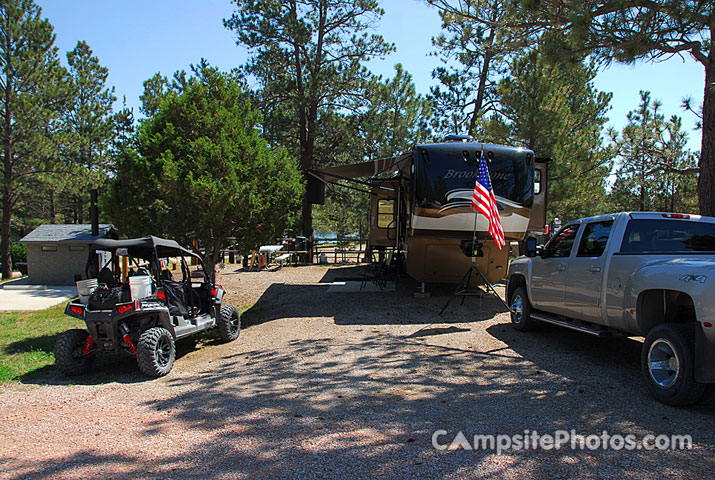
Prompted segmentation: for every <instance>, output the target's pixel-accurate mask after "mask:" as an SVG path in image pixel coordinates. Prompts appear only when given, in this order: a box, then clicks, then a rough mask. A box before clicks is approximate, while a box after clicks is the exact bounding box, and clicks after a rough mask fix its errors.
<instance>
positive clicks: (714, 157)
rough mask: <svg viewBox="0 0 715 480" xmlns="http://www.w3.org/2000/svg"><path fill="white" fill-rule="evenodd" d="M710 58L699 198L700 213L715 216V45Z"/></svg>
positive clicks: (706, 76)
mask: <svg viewBox="0 0 715 480" xmlns="http://www.w3.org/2000/svg"><path fill="white" fill-rule="evenodd" d="M713 40H715V38H713ZM708 60H709V62H708V64H707V65H706V66H705V94H704V97H703V141H702V149H701V152H700V162H699V166H700V175H699V177H698V198H699V199H700V214H701V215H708V216H711V217H713V216H715V46H711V47H710V55H709V56H708Z"/></svg>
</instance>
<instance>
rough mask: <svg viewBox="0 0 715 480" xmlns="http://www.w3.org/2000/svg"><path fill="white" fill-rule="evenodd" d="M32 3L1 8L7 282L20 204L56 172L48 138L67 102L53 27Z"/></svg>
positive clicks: (14, 0) (24, 0) (1, 238)
mask: <svg viewBox="0 0 715 480" xmlns="http://www.w3.org/2000/svg"><path fill="white" fill-rule="evenodd" d="M40 14H41V10H40V8H39V7H38V6H37V5H35V3H34V2H32V1H31V0H4V1H3V2H1V3H0V148H1V149H2V152H1V153H0V155H2V177H0V196H1V197H2V220H1V221H0V262H2V277H3V278H9V277H10V276H11V262H10V239H11V238H10V237H11V230H12V218H13V213H14V211H15V208H16V206H17V205H18V202H19V201H20V200H21V199H23V198H24V196H25V195H28V194H32V192H31V191H30V188H31V186H32V185H31V184H32V182H34V181H35V177H36V176H37V175H41V174H43V173H46V172H47V171H48V170H50V169H51V167H49V166H48V165H47V164H45V163H44V162H45V160H47V159H51V158H53V157H54V155H53V154H52V149H53V148H54V145H53V144H52V142H51V139H50V136H48V133H51V132H52V131H53V129H54V126H53V122H55V121H56V118H57V110H58V109H59V107H60V103H61V102H62V101H63V98H64V97H63V95H62V84H63V82H62V80H63V77H64V72H63V69H62V68H61V67H60V65H59V61H58V58H57V49H56V48H55V47H54V40H55V37H54V34H53V29H52V25H50V23H49V22H48V21H47V20H43V19H42V18H41V17H40Z"/></svg>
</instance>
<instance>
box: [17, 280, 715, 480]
mask: <svg viewBox="0 0 715 480" xmlns="http://www.w3.org/2000/svg"><path fill="white" fill-rule="evenodd" d="M326 290H327V287H326V286H315V285H273V286H271V287H270V288H269V289H268V290H267V291H266V292H265V294H264V296H263V297H261V299H260V301H259V302H258V306H259V307H260V309H261V310H256V311H255V312H254V314H252V315H250V318H251V323H252V324H253V325H258V324H260V323H263V322H268V321H271V320H274V319H278V318H297V319H300V318H304V317H305V318H307V317H333V318H334V319H335V323H336V324H339V325H360V326H363V325H367V326H370V325H374V326H375V327H376V328H374V329H370V328H361V329H359V330H358V331H360V332H364V335H358V336H354V335H353V336H350V337H349V338H340V337H337V336H336V337H318V338H305V339H297V340H292V341H288V342H287V343H285V344H284V343H279V344H278V345H279V346H276V347H269V346H268V344H266V347H264V348H261V349H255V350H252V351H238V352H237V351H236V349H233V350H231V351H232V352H236V353H232V354H229V355H226V356H224V357H222V358H220V359H216V360H215V361H214V362H213V363H212V364H211V365H208V364H207V365H206V370H204V371H201V372H198V373H197V374H195V375H191V376H173V377H172V376H170V377H169V378H167V379H166V380H164V382H165V384H166V385H167V386H168V387H169V388H170V389H171V391H172V394H171V395H170V396H166V397H164V398H161V399H156V400H150V401H147V402H145V403H143V404H142V405H140V407H142V408H145V409H152V410H157V411H162V412H165V413H166V415H163V416H161V417H160V418H159V419H157V420H155V421H153V422H151V423H147V424H146V426H145V430H144V438H140V439H138V441H140V442H143V443H154V442H157V443H161V442H173V441H181V440H180V438H181V437H180V436H179V439H178V440H172V439H171V436H170V435H168V436H166V437H164V436H163V435H164V434H163V433H162V432H164V431H167V429H168V430H170V429H171V427H172V426H175V425H181V426H182V428H184V427H186V428H189V429H191V430H193V432H192V433H196V434H197V435H199V434H201V435H205V436H206V439H207V440H206V441H203V442H201V443H200V444H198V445H196V446H189V445H187V446H186V447H184V448H181V449H180V450H181V453H180V454H163V453H162V451H161V449H160V448H158V449H156V450H155V451H153V452H152V455H145V456H141V457H139V456H136V457H135V456H131V455H123V456H121V455H120V456H116V457H115V456H112V457H111V458H107V457H103V456H99V455H95V454H92V453H90V452H80V453H78V454H75V455H71V456H68V457H66V458H64V459H63V460H61V461H54V462H48V463H43V464H32V465H30V464H21V465H18V463H13V462H12V461H11V462H10V463H11V464H12V465H14V467H13V470H9V471H8V470H6V471H5V472H4V473H5V475H7V476H8V477H9V478H13V479H20V478H30V479H40V478H54V477H58V476H60V477H61V476H63V475H69V476H79V477H86V475H82V470H81V466H82V465H98V464H99V463H100V462H106V463H105V464H104V466H103V467H102V478H108V479H114V478H127V479H129V478H188V479H204V478H211V477H220V478H234V477H236V478H252V479H253V478H375V477H385V478H633V479H646V478H652V477H654V476H662V477H666V476H667V477H672V478H714V477H715V457H714V456H713V451H714V447H713V445H714V444H715V435H714V433H713V429H712V427H713V424H714V423H715V411H713V410H712V409H704V408H702V407H698V408H673V407H668V406H665V405H661V404H659V403H657V402H655V401H653V400H652V399H651V398H650V397H649V396H648V394H647V392H646V390H645V388H644V386H643V385H642V382H641V380H640V375H639V366H638V359H639V350H640V345H639V343H638V342H635V341H632V340H628V339H625V338H610V339H602V340H598V339H593V338H591V337H587V336H585V335H582V334H579V333H577V332H570V331H566V330H560V329H556V328H550V327H543V328H541V329H539V330H537V331H535V332H533V333H529V334H524V333H519V332H515V331H513V330H512V329H511V327H510V326H509V324H508V323H495V324H492V325H490V326H489V327H487V329H486V335H484V333H483V332H481V333H480V335H482V337H478V336H476V334H475V332H474V331H470V330H469V329H466V328H464V327H463V326H460V327H457V326H453V325H448V326H444V324H449V323H456V322H464V321H465V320H468V321H472V322H474V321H479V320H486V319H491V318H493V315H494V314H495V312H496V313H498V312H503V306H502V305H501V303H500V302H498V301H496V300H487V299H485V300H483V303H482V308H481V309H477V308H476V305H477V303H478V301H475V300H467V304H466V305H465V307H454V308H451V307H450V309H449V310H448V311H447V312H446V315H445V316H444V317H437V313H438V312H439V310H440V309H441V307H442V306H443V303H444V300H445V299H444V298H437V299H434V298H431V299H420V300H416V299H412V298H410V299H409V300H410V301H408V302H406V301H404V298H403V299H402V300H400V301H399V302H398V301H397V300H395V298H399V297H395V295H394V294H383V293H374V294H365V296H364V297H361V298H365V301H364V302H362V303H360V309H359V311H354V309H353V308H352V307H351V305H349V303H352V304H353V305H354V302H344V301H341V300H340V298H341V297H340V294H328V293H327V292H326ZM373 317H377V318H373ZM433 320H434V323H439V324H441V325H442V326H437V327H429V326H427V328H425V329H423V330H418V331H417V332H420V331H422V332H425V333H424V334H422V335H420V334H404V333H400V334H396V333H393V332H394V331H393V330H390V329H387V328H377V326H379V325H386V324H398V323H407V324H415V325H419V324H425V325H430V324H431V323H432V321H433ZM450 333H455V334H458V335H460V336H461V335H465V336H468V335H472V336H474V337H473V338H474V339H475V340H474V342H473V343H469V342H467V343H460V346H458V347H457V346H451V345H450V344H449V341H448V340H445V341H444V343H442V344H435V343H434V342H437V341H439V340H442V339H444V338H445V337H446V336H447V335H448V334H450ZM484 337H486V338H484ZM480 338H483V341H484V344H480V343H479V339H480ZM504 344H506V345H504ZM465 345H468V346H465ZM113 381H115V380H114V379H113ZM437 430H444V432H445V434H444V435H442V436H440V437H439V438H438V439H437V440H438V441H439V443H440V444H443V445H444V444H448V443H449V442H450V441H451V440H452V439H454V438H455V435H456V434H457V432H460V431H461V432H463V434H464V435H465V436H466V438H467V439H470V440H471V439H473V437H474V435H509V436H513V435H519V434H523V433H524V432H525V431H528V432H531V431H538V432H539V433H542V434H552V433H554V432H555V431H557V430H566V431H571V430H574V431H575V432H577V433H578V434H582V435H601V434H602V432H603V431H604V430H606V431H608V433H609V434H611V435H614V434H620V435H635V436H636V437H637V439H641V438H642V437H643V436H644V435H647V434H653V435H661V434H665V435H679V434H689V435H691V436H692V439H693V442H694V443H695V444H696V448H695V449H694V450H674V451H667V452H661V451H646V450H633V451H631V450H625V449H610V450H605V451H604V450H595V451H590V450H587V449H586V450H583V449H578V448H577V449H576V450H572V449H570V448H562V449H559V450H553V449H552V450H534V449H533V448H531V449H527V450H524V449H522V450H510V451H507V452H505V453H504V454H503V455H502V456H499V457H497V456H495V455H494V452H493V451H491V450H489V449H481V450H473V451H472V450H457V451H450V450H447V451H437V450H436V449H435V448H434V447H433V444H432V441H433V434H434V433H435V432H436V431H437ZM171 450H172V451H174V452H175V451H177V450H178V449H177V448H176V447H174V448H172V449H171ZM91 471H92V472H96V471H97V470H96V469H93V470H91Z"/></svg>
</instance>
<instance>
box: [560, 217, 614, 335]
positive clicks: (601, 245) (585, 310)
mask: <svg viewBox="0 0 715 480" xmlns="http://www.w3.org/2000/svg"><path fill="white" fill-rule="evenodd" d="M611 227H613V219H610V220H603V221H599V222H592V223H588V224H586V225H585V227H584V229H583V233H582V234H581V239H580V241H579V244H578V249H577V250H576V255H575V256H574V257H573V258H571V261H570V262H569V266H568V275H567V282H568V283H567V285H568V286H567V288H566V291H565V293H564V299H565V302H566V308H567V309H568V310H569V312H571V314H572V315H573V316H574V317H575V318H578V319H580V320H586V321H591V322H598V321H600V320H601V317H602V315H601V288H602V280H603V270H604V269H605V266H606V265H605V261H606V255H605V251H606V246H607V244H608V240H609V238H610V237H611V231H612V228H611Z"/></svg>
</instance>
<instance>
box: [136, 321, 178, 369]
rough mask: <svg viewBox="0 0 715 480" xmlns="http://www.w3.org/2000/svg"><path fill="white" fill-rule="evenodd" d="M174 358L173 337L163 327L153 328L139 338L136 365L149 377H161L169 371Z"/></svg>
mask: <svg viewBox="0 0 715 480" xmlns="http://www.w3.org/2000/svg"><path fill="white" fill-rule="evenodd" d="M175 358H176V347H175V345H174V337H172V336H171V333H170V332H169V331H168V330H167V329H165V328H163V327H153V328H150V329H149V330H146V331H145V332H144V333H142V334H141V335H140V336H139V343H138V345H137V363H138V364H139V370H141V371H142V373H144V374H145V375H149V376H150V377H163V376H164V375H166V374H167V373H169V372H170V371H171V367H173V366H174V359H175Z"/></svg>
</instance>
